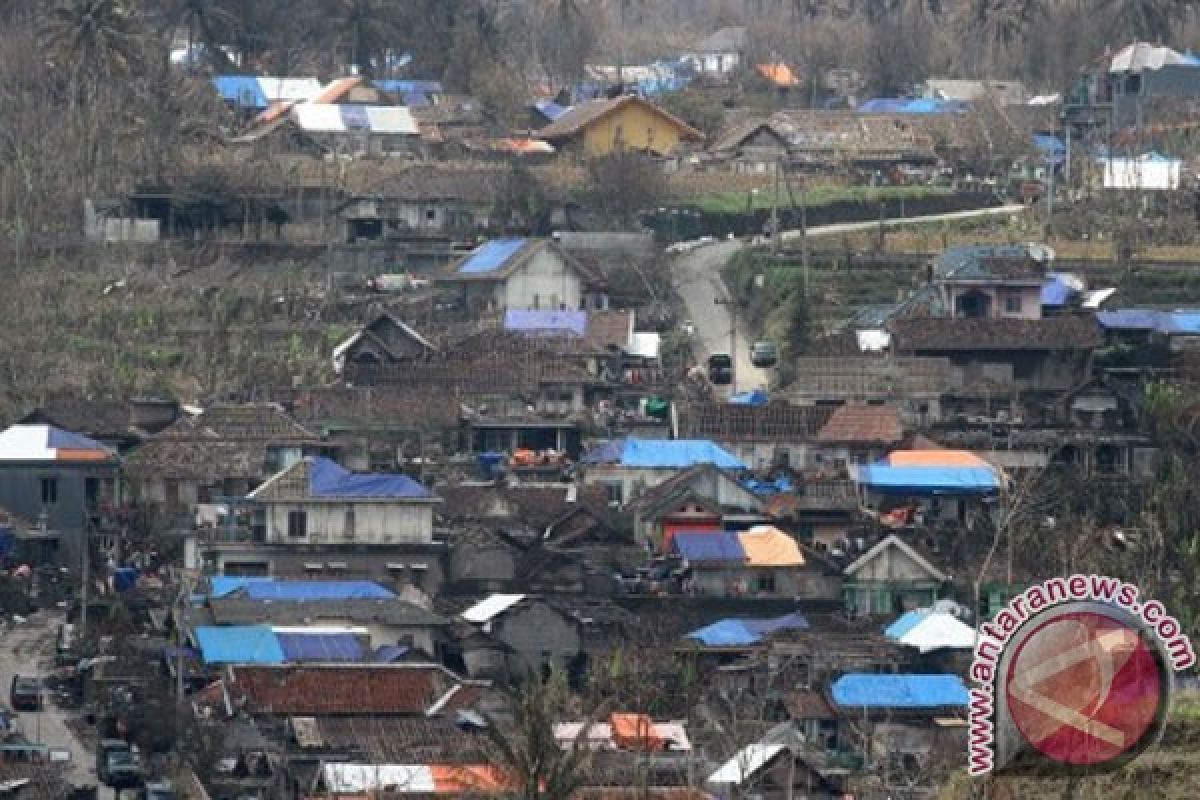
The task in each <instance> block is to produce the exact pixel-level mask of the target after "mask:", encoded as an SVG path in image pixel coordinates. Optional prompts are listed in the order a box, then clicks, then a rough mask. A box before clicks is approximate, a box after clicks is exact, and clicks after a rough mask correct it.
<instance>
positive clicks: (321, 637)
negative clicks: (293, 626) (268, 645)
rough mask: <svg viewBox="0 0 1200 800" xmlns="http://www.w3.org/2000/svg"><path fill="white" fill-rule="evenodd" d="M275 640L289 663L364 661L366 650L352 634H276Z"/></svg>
mask: <svg viewBox="0 0 1200 800" xmlns="http://www.w3.org/2000/svg"><path fill="white" fill-rule="evenodd" d="M275 638H276V639H277V640H278V641H279V647H280V649H281V650H283V657H284V659H285V660H286V661H288V662H289V663H291V662H295V661H351V662H359V661H363V660H365V654H366V648H364V647H363V644H362V642H361V641H360V640H359V638H358V636H356V635H355V634H353V633H276V634H275Z"/></svg>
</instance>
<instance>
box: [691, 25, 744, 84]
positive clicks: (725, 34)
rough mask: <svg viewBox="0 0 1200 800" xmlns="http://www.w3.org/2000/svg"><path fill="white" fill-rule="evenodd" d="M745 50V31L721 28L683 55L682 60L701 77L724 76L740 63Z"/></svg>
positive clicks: (739, 27) (737, 27)
mask: <svg viewBox="0 0 1200 800" xmlns="http://www.w3.org/2000/svg"><path fill="white" fill-rule="evenodd" d="M745 50H746V29H745V28H744V27H741V26H736V27H728V28H721V29H720V30H719V31H717V32H716V33H714V34H712V35H711V36H709V37H708V38H706V39H704V40H703V41H701V42H700V44H698V45H696V49H695V50H693V51H691V52H689V53H684V54H683V60H684V61H686V62H688V63H690V64H691V65H692V68H693V69H695V70H696V71H697V72H699V73H701V74H703V75H711V76H724V75H728V74H729V73H731V72H733V71H734V70H736V69H737V68H738V67H739V66H740V65H741V63H742V54H743V53H744V52H745Z"/></svg>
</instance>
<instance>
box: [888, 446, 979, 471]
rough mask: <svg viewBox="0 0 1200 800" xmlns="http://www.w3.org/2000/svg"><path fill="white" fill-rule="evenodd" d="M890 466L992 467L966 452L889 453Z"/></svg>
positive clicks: (900, 451)
mask: <svg viewBox="0 0 1200 800" xmlns="http://www.w3.org/2000/svg"><path fill="white" fill-rule="evenodd" d="M887 462H888V464H891V465H892V466H893V467H989V468H990V467H991V466H992V465H991V464H989V463H988V462H986V461H984V460H983V459H982V458H980V457H979V456H977V455H975V454H974V453H971V452H968V451H966V450H897V451H895V452H893V453H889V454H888V457H887Z"/></svg>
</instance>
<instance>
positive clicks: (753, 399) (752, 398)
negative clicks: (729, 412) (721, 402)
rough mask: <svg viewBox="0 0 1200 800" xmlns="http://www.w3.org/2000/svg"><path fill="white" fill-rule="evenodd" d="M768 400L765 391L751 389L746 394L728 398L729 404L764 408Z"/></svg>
mask: <svg viewBox="0 0 1200 800" xmlns="http://www.w3.org/2000/svg"><path fill="white" fill-rule="evenodd" d="M769 399H770V398H769V397H768V395H767V392H766V390H765V389H751V390H750V391H748V392H738V393H737V394H735V395H733V396H732V397H730V398H729V402H731V403H733V404H734V405H739V406H755V407H758V406H765V405H766V404H767V402H768V400H769Z"/></svg>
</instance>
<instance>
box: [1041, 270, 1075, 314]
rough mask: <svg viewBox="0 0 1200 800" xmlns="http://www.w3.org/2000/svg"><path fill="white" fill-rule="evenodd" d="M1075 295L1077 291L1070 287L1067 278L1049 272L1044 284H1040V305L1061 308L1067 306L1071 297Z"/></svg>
mask: <svg viewBox="0 0 1200 800" xmlns="http://www.w3.org/2000/svg"><path fill="white" fill-rule="evenodd" d="M1076 293H1077V290H1076V288H1075V287H1074V286H1072V285H1071V281H1070V279H1069V276H1066V275H1063V274H1061V273H1058V272H1051V273H1049V274H1048V275H1047V276H1046V282H1045V283H1043V284H1042V305H1043V306H1051V307H1053V308H1061V307H1063V306H1066V305H1069V304H1070V302H1071V295H1073V294H1076Z"/></svg>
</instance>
